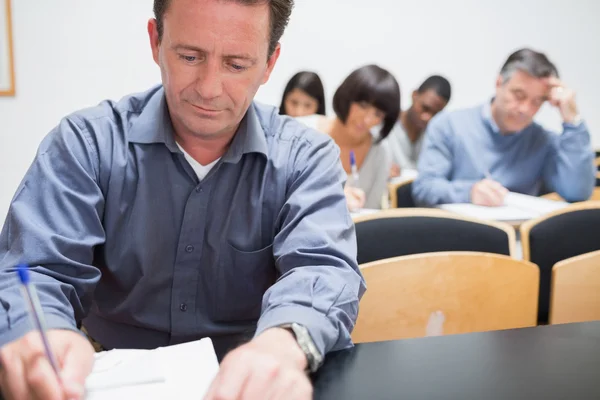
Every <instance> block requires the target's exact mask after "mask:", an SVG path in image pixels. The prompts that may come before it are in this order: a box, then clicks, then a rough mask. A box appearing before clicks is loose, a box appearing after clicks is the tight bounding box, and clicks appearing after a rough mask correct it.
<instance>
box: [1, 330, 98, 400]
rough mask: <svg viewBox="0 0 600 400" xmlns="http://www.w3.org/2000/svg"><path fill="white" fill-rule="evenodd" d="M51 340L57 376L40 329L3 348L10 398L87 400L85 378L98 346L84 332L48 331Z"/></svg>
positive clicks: (4, 382) (6, 393) (4, 386)
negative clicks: (95, 347) (93, 344)
mask: <svg viewBox="0 0 600 400" xmlns="http://www.w3.org/2000/svg"><path fill="white" fill-rule="evenodd" d="M48 341H49V342H50V347H51V348H52V351H53V352H54V356H55V357H56V361H57V362H58V365H59V368H60V370H61V372H60V380H59V379H58V378H57V377H56V374H55V373H54V370H53V369H52V366H51V365H50V362H49V361H48V358H47V357H46V353H45V352H44V346H43V345H42V340H41V337H40V334H39V332H37V331H32V332H30V333H28V334H26V335H25V336H23V337H22V338H21V339H18V340H15V341H14V342H11V343H9V344H7V345H5V346H4V347H2V349H0V361H1V362H2V368H1V369H0V387H1V388H2V393H3V394H4V397H5V398H6V399H7V400H26V399H27V400H28V399H40V400H71V399H83V395H84V385H85V378H86V377H87V376H88V375H89V374H90V372H91V371H92V366H93V363H94V349H93V348H92V345H91V344H90V342H89V341H88V340H87V339H86V338H85V337H84V336H82V335H81V334H79V333H77V332H73V331H68V330H50V331H48Z"/></svg>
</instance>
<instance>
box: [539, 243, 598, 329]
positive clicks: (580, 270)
mask: <svg viewBox="0 0 600 400" xmlns="http://www.w3.org/2000/svg"><path fill="white" fill-rule="evenodd" d="M551 293H552V294H551V295H550V319H549V322H550V323H551V324H564V323H570V322H584V321H596V320H600V251H594V252H591V253H587V254H582V255H580V256H576V257H572V258H569V259H567V260H563V261H560V262H558V263H556V265H555V266H554V267H553V268H552V291H551Z"/></svg>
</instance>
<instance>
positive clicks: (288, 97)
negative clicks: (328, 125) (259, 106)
mask: <svg viewBox="0 0 600 400" xmlns="http://www.w3.org/2000/svg"><path fill="white" fill-rule="evenodd" d="M279 114H281V115H289V116H290V117H303V116H305V115H312V114H320V115H325V91H324V90H323V83H322V82H321V78H319V75H317V74H316V73H314V72H310V71H301V72H298V73H297V74H296V75H294V76H293V77H292V79H290V81H289V82H288V83H287V85H286V86H285V90H284V91H283V97H282V98H281V106H280V107H279Z"/></svg>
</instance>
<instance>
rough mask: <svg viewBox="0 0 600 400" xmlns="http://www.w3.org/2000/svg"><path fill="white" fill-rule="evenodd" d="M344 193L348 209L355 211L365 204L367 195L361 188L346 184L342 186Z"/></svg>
mask: <svg viewBox="0 0 600 400" xmlns="http://www.w3.org/2000/svg"><path fill="white" fill-rule="evenodd" d="M344 194H345V195H346V203H347V204H348V209H349V210H350V211H356V210H358V209H361V208H363V207H364V206H365V201H366V198H367V196H366V195H365V192H364V191H363V190H362V189H359V188H355V187H352V186H348V185H346V186H345V187H344Z"/></svg>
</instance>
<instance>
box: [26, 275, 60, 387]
mask: <svg viewBox="0 0 600 400" xmlns="http://www.w3.org/2000/svg"><path fill="white" fill-rule="evenodd" d="M17 272H18V273H19V279H20V281H21V291H22V293H23V297H24V298H25V301H26V302H27V306H28V307H27V308H28V310H29V317H30V318H31V322H32V323H33V325H34V326H35V328H36V329H37V330H38V332H40V336H41V337H42V343H43V344H44V350H45V351H46V357H48V361H49V362H50V365H52V368H53V369H54V372H56V376H57V377H59V380H60V371H59V369H58V363H57V362H56V359H55V358H54V354H53V353H52V350H50V342H49V341H48V336H47V335H46V324H45V322H44V314H43V312H42V306H41V305H40V300H39V298H38V296H37V293H36V291H35V287H34V286H33V285H32V284H31V282H30V279H29V266H28V265H26V264H20V265H18V266H17Z"/></svg>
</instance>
